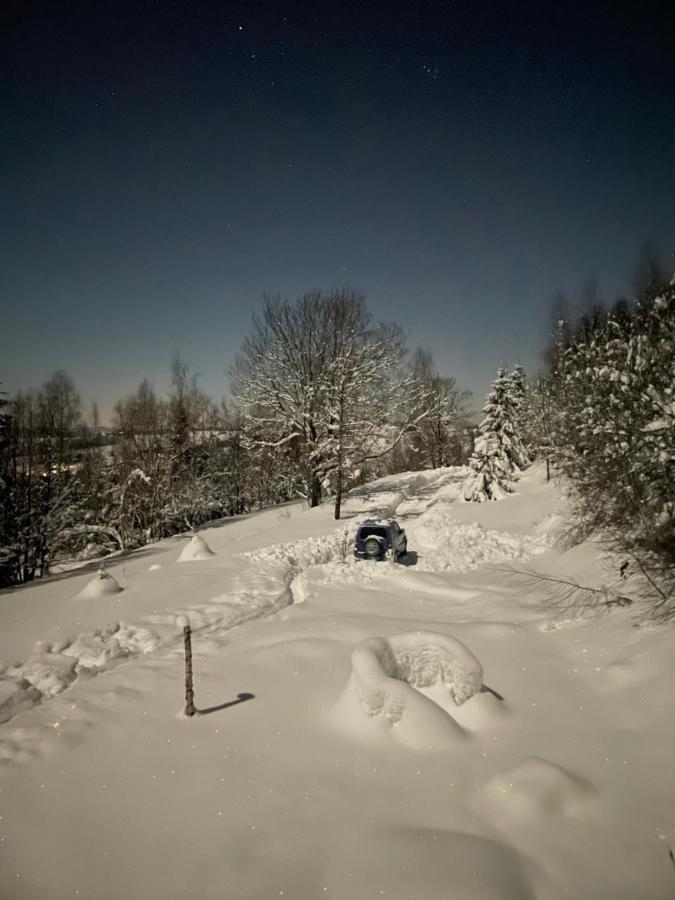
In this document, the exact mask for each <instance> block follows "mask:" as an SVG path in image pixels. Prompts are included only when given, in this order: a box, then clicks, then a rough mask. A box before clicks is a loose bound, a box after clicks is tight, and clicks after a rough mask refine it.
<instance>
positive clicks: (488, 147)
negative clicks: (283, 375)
mask: <svg viewBox="0 0 675 900" xmlns="http://www.w3.org/2000/svg"><path fill="white" fill-rule="evenodd" d="M674 7H675V5H674V4H673V3H672V2H666V3H662V4H650V3H640V4H632V5H628V4H625V3H624V4H622V3H619V4H616V3H607V4H605V5H604V6H603V7H600V6H593V4H591V3H586V4H583V5H578V6H575V5H570V4H565V3H563V4H555V5H554V4H549V3H546V2H539V3H537V4H533V5H531V6H529V5H526V4H511V3H494V4H493V3H481V2H474V3H466V4H456V3H452V2H448V3H434V4H424V3H415V2H412V0H411V2H408V3H396V2H393V3H386V4H385V3H381V4H369V3H364V4H356V3H337V2H336V3H333V4H328V5H322V4H321V3H320V2H319V3H311V4H284V3H277V4H269V3H267V2H265V0H262V2H250V3H246V4H241V5H239V4H235V3H229V2H220V3H211V2H196V0H195V2H187V0H176V2H169V0H158V2H148V0H134V2H126V0H116V2H111V3H104V2H92V0H86V2H56V0H54V2H43V3H31V2H23V3H21V2H18V3H15V4H14V5H11V4H10V5H9V6H7V4H6V3H5V4H3V7H2V8H3V10H4V13H3V16H4V18H3V19H2V31H1V34H0V254H1V259H0V305H1V307H2V313H1V315H0V381H2V382H4V385H3V387H4V388H5V389H6V390H9V391H10V392H12V391H14V390H16V389H17V388H19V387H27V386H31V385H39V384H40V383H41V382H42V381H43V380H44V379H45V378H46V377H47V376H48V375H49V374H51V372H53V371H54V370H55V369H57V368H65V369H66V370H67V371H68V372H70V373H71V375H72V376H73V377H74V379H75V381H76V384H77V386H78V388H79V389H80V392H81V393H82V395H83V398H84V399H85V400H86V401H87V402H90V401H91V400H93V399H98V400H99V401H100V405H101V409H102V411H103V413H104V417H106V416H107V415H108V414H109V411H110V409H111V407H112V404H113V402H114V401H115V399H117V398H118V397H120V396H123V395H125V394H127V393H128V392H130V391H132V390H133V389H134V388H135V387H136V385H137V384H138V383H139V381H140V380H141V378H143V377H148V378H150V380H151V381H153V382H154V384H155V386H156V387H157V388H158V389H159V390H164V389H165V388H166V386H167V383H168V374H167V373H168V367H169V363H170V360H171V357H172V356H173V354H174V353H175V352H176V351H180V353H181V354H182V356H183V358H184V359H185V360H186V361H187V362H188V364H189V365H190V366H191V368H192V369H193V371H197V372H200V373H201V374H202V385H203V387H204V388H205V389H206V390H208V391H209V393H211V394H212V395H213V396H214V397H215V398H220V397H221V396H222V395H223V394H224V393H226V392H227V390H228V377H227V374H226V373H227V370H228V368H229V366H230V364H231V362H232V359H233V356H234V354H235V353H236V351H237V349H238V347H239V345H240V343H241V340H242V338H243V337H244V335H245V334H246V332H247V330H248V327H249V322H250V316H251V313H252V312H253V311H254V310H255V309H256V308H257V307H259V305H260V302H261V297H262V295H263V293H272V294H277V293H280V294H281V295H282V296H286V297H288V298H290V299H294V298H295V297H296V296H298V295H300V294H302V293H303V292H305V291H306V290H309V289H311V288H313V287H324V288H330V287H334V286H339V285H342V284H344V283H347V284H349V285H351V286H353V287H355V288H357V289H358V290H360V291H362V292H363V293H364V294H365V295H366V296H367V298H368V300H369V302H370V305H371V308H372V309H373V312H374V313H375V315H376V316H378V317H379V318H383V319H388V320H395V321H398V322H400V324H401V325H403V327H404V328H405V329H406V331H407V332H408V333H409V339H410V343H411V345H412V346H413V347H414V346H416V345H418V344H421V345H423V346H426V347H428V348H429V349H431V350H432V351H433V353H434V355H435V357H436V361H437V363H438V365H439V368H440V369H441V370H442V373H443V374H449V375H454V376H455V377H456V378H457V379H458V381H459V382H460V384H461V385H462V386H463V387H466V388H469V389H471V390H473V391H474V392H476V394H477V395H478V397H477V401H481V400H482V394H483V393H484V391H485V389H486V387H487V385H488V382H489V380H490V378H491V376H492V374H493V371H494V369H495V367H496V366H497V365H498V364H499V363H500V361H503V362H506V363H513V362H515V361H517V360H521V361H522V362H523V363H524V365H525V366H526V367H527V368H530V369H532V368H536V366H537V365H538V364H539V357H538V353H539V351H540V349H541V344H542V335H543V332H544V330H545V327H546V323H547V321H548V310H549V307H550V303H551V299H552V297H553V295H554V294H555V292H556V290H558V289H562V290H565V291H567V292H569V293H570V294H572V295H578V294H580V292H581V290H582V287H583V285H584V283H585V282H586V281H587V279H589V278H590V277H595V278H597V279H598V284H599V292H600V294H601V295H602V296H603V297H605V298H606V299H608V300H611V299H613V298H614V297H615V296H616V295H617V294H618V293H627V292H630V287H631V278H632V275H633V271H634V268H635V262H636V257H637V254H638V251H639V248H640V246H641V244H643V242H644V241H645V240H647V239H652V240H653V241H654V242H655V243H656V245H657V246H658V247H660V248H661V249H662V250H663V251H664V253H665V254H666V255H667V254H668V253H672V251H673V250H675V51H673V44H672V39H673V33H674V28H675V15H674V14H673V12H671V11H670V10H671V9H673V8H674ZM671 259H672V256H671ZM673 267H674V268H675V263H674V266H673Z"/></svg>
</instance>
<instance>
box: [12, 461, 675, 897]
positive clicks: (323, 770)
mask: <svg viewBox="0 0 675 900" xmlns="http://www.w3.org/2000/svg"><path fill="white" fill-rule="evenodd" d="M461 475H462V473H461V471H454V472H453V471H452V470H445V471H438V472H435V473H420V474H418V475H406V476H396V477H394V478H390V479H385V480H382V481H381V482H378V483H376V484H374V485H370V486H368V487H367V488H365V489H361V490H360V491H358V492H355V494H354V495H352V497H351V498H350V499H349V500H348V501H347V503H346V506H345V514H346V518H345V521H344V523H335V522H334V521H333V520H332V518H331V513H332V510H331V509H330V507H329V506H327V507H324V508H320V509H318V510H311V511H308V510H303V509H301V508H300V507H298V506H290V507H286V508H285V509H281V510H270V511H267V512H265V513H261V514H257V515H253V516H250V517H247V518H245V519H241V520H239V521H236V522H231V523H226V524H225V525H223V526H222V527H220V528H214V529H209V530H207V531H205V532H204V533H203V537H204V539H205V540H206V543H207V545H208V546H209V547H210V548H211V550H212V551H213V553H214V556H212V557H211V556H208V554H205V555H206V557H207V558H203V559H193V560H190V561H186V562H180V563H179V562H178V558H179V556H180V554H181V552H182V551H183V549H184V547H185V546H186V544H187V539H180V540H179V539H174V540H169V541H165V542H162V543H161V544H159V545H156V546H154V547H149V548H145V549H144V550H143V551H140V552H139V553H138V554H134V555H132V556H131V557H128V558H127V559H125V560H124V561H119V562H117V563H116V564H115V565H111V567H110V572H111V574H112V575H113V576H114V578H115V579H116V580H117V581H118V582H119V584H120V586H121V587H122V588H123V591H122V592H121V593H116V594H107V595H104V596H102V597H95V598H92V597H89V598H87V597H83V596H82V593H81V592H82V589H83V588H84V587H85V586H86V585H87V584H88V583H89V581H90V580H91V579H92V577H94V576H95V573H94V572H87V573H83V574H79V575H71V576H69V577H67V578H58V579H55V580H53V581H50V582H45V583H43V584H36V585H34V586H31V587H28V588H25V589H21V590H18V591H14V592H7V593H5V594H2V595H0V620H1V622H0V624H1V626H2V640H1V641H0V656H1V657H2V660H3V663H2V665H3V673H4V674H3V681H4V684H5V687H4V688H3V690H4V694H3V697H0V702H2V700H3V699H5V700H8V699H9V698H8V696H7V695H8V693H10V692H12V691H14V690H15V689H16V685H17V681H20V680H21V679H24V680H25V681H26V683H27V684H26V685H24V686H23V687H24V690H25V691H26V693H27V694H28V695H30V691H31V690H32V691H34V693H33V694H32V695H30V696H25V697H23V700H24V701H25V705H24V707H23V711H20V710H18V709H17V708H16V707H15V708H14V709H13V710H10V711H11V712H12V715H13V717H12V718H11V719H10V720H8V721H6V722H5V724H4V725H0V763H4V765H0V817H2V818H0V897H3V898H4V897H7V898H12V900H14V898H16V900H38V898H39V900H52V898H53V900H61V898H66V897H68V898H71V897H87V898H96V900H113V898H114V900H118V898H120V897H133V898H139V900H146V898H147V900H159V898H162V900H166V898H168V900H174V898H175V900H178V898H192V897H194V898H200V900H201V898H205V900H211V898H213V900H215V898H218V900H223V898H231V900H254V898H255V900H258V898H268V897H269V898H278V897H280V896H283V897H286V898H295V900H309V898H323V897H332V898H339V900H348V898H370V897H373V898H378V897H387V898H395V900H404V898H405V900H409V898H411V897H412V898H418V900H422V898H423V900H440V898H443V900H446V898H448V897H451V896H457V897H462V898H465V897H466V898H481V900H490V898H495V900H496V898H507V900H508V898H511V900H528V898H537V900H558V898H563V897H570V896H573V897H575V898H581V900H584V898H587V900H598V898H600V897H601V898H603V900H604V898H607V900H611V898H630V897H640V898H649V900H652V898H654V900H660V898H664V900H665V898H666V897H671V896H672V893H673V887H674V886H675V873H673V870H672V864H671V862H670V859H669V857H668V847H669V846H671V845H674V844H675V811H674V809H673V804H672V797H673V796H675V777H674V775H673V771H672V768H673V767H672V764H671V759H670V757H671V748H672V744H673V737H674V734H673V732H674V731H675V726H674V723H673V714H672V701H671V697H670V694H671V685H672V682H673V665H674V664H673V653H672V641H671V638H670V632H668V631H665V630H652V631H645V630H639V629H636V628H634V627H633V624H634V623H633V621H632V619H631V618H630V613H629V612H628V611H623V610H618V611H614V612H613V613H612V614H611V616H608V617H605V618H603V619H599V620H589V621H587V622H584V621H581V622H574V621H564V620H561V619H559V618H556V617H553V616H552V614H551V613H550V612H548V613H547V612H546V611H545V610H544V609H543V608H542V602H543V601H544V600H545V589H544V588H539V593H538V594H537V593H531V592H530V593H526V592H525V589H524V586H523V584H522V583H521V582H520V581H519V580H518V579H516V578H513V577H509V576H507V575H505V574H504V571H503V568H504V567H505V566H508V564H509V562H510V561H513V560H520V562H519V563H518V565H519V567H522V566H523V565H524V564H525V563H526V559H525V558H526V557H527V556H528V555H531V554H532V553H538V554H539V555H537V556H536V557H535V558H536V561H537V568H538V569H540V570H543V571H550V572H553V573H564V572H572V573H573V574H575V575H576V576H577V577H579V578H580V579H582V580H583V579H586V580H588V579H592V578H596V579H597V578H598V577H601V576H602V570H601V567H600V566H599V564H598V558H597V555H596V553H595V551H594V549H593V548H591V547H582V548H579V550H577V551H571V552H570V553H568V554H564V555H562V556H561V555H560V554H558V553H556V552H555V551H553V550H548V551H546V550H545V548H546V537H545V536H546V533H547V530H548V526H549V524H550V523H551V522H552V521H553V519H552V516H553V515H555V514H556V513H557V511H558V510H557V505H558V500H557V497H556V494H555V491H554V489H553V488H552V487H551V486H546V485H544V484H543V481H542V479H541V477H540V476H539V475H538V474H537V473H536V472H535V473H533V474H531V475H528V476H527V477H526V478H525V479H523V481H522V482H521V483H520V484H519V493H518V495H517V496H514V497H512V498H509V499H508V500H505V501H503V502H502V503H498V504H489V505H488V504H482V505H480V506H478V505H474V504H463V503H457V502H456V496H457V489H458V484H459V482H460V480H461ZM376 511H377V512H379V513H383V512H384V513H385V514H386V513H390V514H391V513H395V514H396V515H397V517H398V518H399V521H401V522H402V524H403V525H404V527H405V528H406V529H407V530H408V533H409V545H410V547H411V551H412V552H411V554H410V558H409V559H408V560H407V563H408V565H401V566H391V565H389V564H386V563H385V564H368V563H363V564H356V563H353V562H352V561H351V560H350V561H348V562H347V563H346V564H343V563H342V562H341V548H340V539H341V536H342V532H343V531H344V529H345V528H346V529H348V530H349V531H350V532H353V529H354V528H355V527H356V524H358V521H360V519H361V518H363V517H364V516H366V515H369V514H371V513H374V512H376ZM542 551H545V552H542ZM197 555H200V554H197ZM179 613H187V614H188V615H189V616H190V618H191V620H192V622H193V625H194V626H195V635H194V639H193V649H194V670H195V691H196V698H195V699H196V704H197V706H198V708H201V709H202V710H205V711H206V712H205V714H203V715H201V716H197V717H195V718H194V719H186V718H185V717H184V716H183V715H182V703H183V666H182V647H181V643H180V639H179V636H178V634H177V630H176V627H175V616H176V614H179ZM235 626H236V627H235ZM562 626H567V627H562ZM396 636H398V637H396ZM408 636H410V637H408ZM364 642H365V643H364ZM454 642H459V646H460V647H463V648H464V650H465V651H466V653H467V654H469V655H468V656H463V655H462V654H463V651H460V650H458V649H457V644H456V643H454ZM359 647H361V648H362V650H359V649H358V648H359ZM363 648H365V650H366V655H365V657H364V656H363ZM439 648H442V652H441V650H439ZM453 648H454V650H455V652H456V654H457V655H455V656H453ZM390 652H391V653H392V654H393V663H392V662H391V661H390V660H389V656H388V654H389V653H390ZM370 653H372V654H374V656H370V655H368V654H370ZM45 657H46V660H45ZM364 659H365V660H366V662H365V667H366V671H365V676H366V677H365V682H364V678H363V676H364V662H363V660H364ZM404 659H405V660H406V662H405V665H404V664H403V660H404ZM378 660H379V662H378V664H377V665H378V666H379V669H378V667H377V666H376V667H375V668H374V669H373V668H369V667H370V665H371V663H373V661H375V662H377V661H378ZM453 660H460V661H463V662H462V667H460V668H461V672H465V673H467V674H466V675H462V674H461V672H460V670H459V669H458V670H454V669H453V668H452V661H453ZM472 661H473V662H472ZM40 665H43V666H44V667H45V668H44V669H42V670H41V669H40ZM392 666H393V667H392ZM481 669H482V678H479V677H478V672H479V671H480V670H481ZM19 670H20V674H17V672H19ZM355 671H356V673H357V675H356V680H357V681H358V682H359V684H361V685H363V684H364V683H365V684H366V687H367V689H368V690H372V691H374V693H372V694H369V696H370V697H373V696H376V695H377V692H378V690H379V689H380V687H381V686H382V684H383V685H384V693H385V699H386V697H387V696H388V697H390V698H391V697H393V701H395V702H394V703H393V705H390V706H386V709H387V710H388V711H389V712H390V713H393V714H392V715H389V716H386V715H377V714H375V715H371V712H375V713H376V711H377V704H374V705H372V706H370V707H368V708H367V709H366V710H365V712H364V706H363V704H362V703H361V702H360V700H359V699H358V697H356V695H355V694H354V692H353V691H352V689H351V688H350V684H351V685H353V684H354V678H355V675H354V673H355ZM96 673H97V677H96V678H91V677H90V676H91V675H92V674H96ZM420 673H421V674H420ZM73 674H74V676H75V677H73ZM392 677H393V681H394V682H396V683H395V684H393V683H392V684H391V688H392V689H393V695H392V694H391V691H390V682H392ZM457 678H459V679H460V681H461V684H462V685H464V686H467V689H466V690H465V691H464V692H463V693H462V694H461V698H460V699H462V701H463V702H460V703H457V702H456V700H457V698H456V697H455V696H453V692H451V691H450V689H449V685H450V686H453V685H454V684H455V681H456V679H457ZM479 681H482V684H481V685H480V688H479V685H478V682H479ZM8 685H9V687H7V686H8ZM399 686H400V690H399ZM52 687H53V689H52ZM388 691H389V693H387V692H388ZM246 698H249V699H246ZM16 699H17V698H15V700H16ZM18 699H21V698H18ZM244 700H246V702H243V701H244ZM353 700H354V701H355V702H352V701H353ZM401 700H403V701H404V702H402V703H401V702H400V701H401ZM366 706H368V705H367V704H366ZM8 709H9V707H8V706H6V707H5V711H6V712H7V711H8ZM382 709H383V710H384V709H385V706H383V707H382ZM434 710H437V712H433V711H434ZM411 724H412V725H413V727H412V728H411V727H410V726H411ZM371 726H372V727H371ZM406 729H407V734H406ZM401 738H403V739H401ZM406 738H407V739H406Z"/></svg>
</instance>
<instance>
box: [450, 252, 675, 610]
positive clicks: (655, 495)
mask: <svg viewBox="0 0 675 900" xmlns="http://www.w3.org/2000/svg"><path fill="white" fill-rule="evenodd" d="M589 301H590V302H589ZM566 306H567V304H564V303H562V302H561V301H560V298H558V300H557V302H556V304H555V314H554V316H555V317H554V323H553V329H552V333H551V337H550V341H549V343H548V346H547V348H546V351H545V354H544V356H545V368H544V370H543V371H542V372H541V373H540V374H539V375H538V376H536V377H534V378H532V379H530V380H529V382H528V381H526V379H525V378H524V373H523V371H522V369H521V368H520V367H519V366H517V367H516V368H515V369H514V371H513V372H512V373H511V374H507V372H506V371H505V370H504V369H503V368H501V369H500V370H499V371H498V372H497V377H496V378H495V380H494V381H493V384H492V388H491V390H490V392H489V394H488V396H487V400H486V404H485V406H484V408H483V412H484V413H485V417H484V419H483V420H482V422H481V424H480V426H479V436H478V438H477V440H476V442H475V451H474V453H473V455H472V457H471V459H470V467H471V475H470V476H469V477H468V478H467V480H466V482H465V485H464V497H465V499H466V500H472V501H485V500H499V499H502V498H503V497H504V496H505V495H506V494H508V493H510V492H512V491H513V488H514V482H515V481H516V480H517V478H518V475H519V472H520V470H521V469H522V468H524V467H525V466H526V465H527V464H528V463H529V461H530V459H534V458H539V459H542V460H544V461H545V463H546V477H547V479H548V478H551V477H555V478H557V479H558V481H559V482H560V484H561V486H562V487H563V489H564V490H565V492H566V494H567V496H568V498H569V501H570V520H569V526H568V529H567V532H566V534H565V544H566V545H573V544H575V543H579V542H581V541H583V540H585V539H587V538H590V537H593V538H594V539H596V540H599V541H600V542H601V543H602V545H604V546H605V547H606V548H607V549H608V550H609V551H611V552H612V553H613V554H615V558H618V560H619V562H620V567H619V572H620V576H621V579H622V581H623V582H628V580H629V579H631V578H632V582H630V583H631V584H633V585H635V586H636V590H637V593H638V595H639V596H641V597H642V598H647V599H648V601H649V604H650V608H651V611H652V613H653V614H654V615H655V616H656V617H657V618H663V619H667V618H670V617H671V616H672V615H673V614H674V613H675V599H674V594H675V279H673V280H671V281H669V280H668V278H667V276H666V275H665V270H664V268H663V267H661V266H659V265H658V263H657V261H656V260H655V259H654V258H653V257H652V258H651V259H650V258H649V257H647V258H646V260H643V265H642V267H641V274H640V278H639V284H638V298H637V299H636V300H634V301H633V302H629V301H628V300H626V299H625V298H619V299H618V300H617V301H616V302H615V303H614V304H613V305H612V306H611V307H610V308H609V309H608V308H605V307H604V305H603V304H601V303H600V302H599V300H598V299H597V295H596V294H595V291H594V290H587V291H586V298H585V303H584V304H583V308H582V310H581V311H580V312H579V313H578V314H577V315H576V316H570V315H569V314H567V315H565V307H566ZM565 583H566V584H568V585H572V587H574V585H573V584H572V582H565ZM601 593H602V592H600V591H593V594H594V597H595V600H596V601H597V599H598V597H600V595H601ZM623 599H624V600H625V599H626V598H625V597H624V598H623Z"/></svg>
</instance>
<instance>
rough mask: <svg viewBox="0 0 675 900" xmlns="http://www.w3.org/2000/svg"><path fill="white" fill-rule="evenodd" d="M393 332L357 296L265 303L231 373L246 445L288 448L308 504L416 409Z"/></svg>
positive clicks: (339, 486) (352, 470) (416, 396)
mask: <svg viewBox="0 0 675 900" xmlns="http://www.w3.org/2000/svg"><path fill="white" fill-rule="evenodd" d="M406 363H407V351H406V348H405V343H404V340H403V337H402V334H401V331H400V329H399V328H398V326H395V325H384V324H378V323H373V322H372V319H371V316H370V313H369V312H368V310H367V308H366V304H365V300H364V298H363V297H362V296H361V295H359V294H358V293H356V292H354V291H352V290H349V289H341V290H336V291H332V292H329V293H323V292H322V291H312V292H310V293H308V294H305V295H304V296H303V297H301V298H300V299H298V300H297V301H296V302H295V303H290V302H288V301H286V300H281V299H280V298H269V297H267V298H265V300H264V306H263V311H262V314H261V315H260V316H254V318H253V330H252V334H251V335H250V336H249V337H248V338H247V339H246V341H245V342H244V345H243V347H242V351H241V353H240V355H239V356H238V358H237V360H236V362H235V365H234V367H233V369H232V390H233V394H234V396H235V399H236V400H237V402H238V403H239V404H240V406H241V409H242V413H243V419H242V421H243V425H244V433H245V435H246V439H247V441H248V444H249V446H251V447H259V448H264V447H267V448H270V449H276V450H277V451H279V450H281V449H282V448H284V447H285V446H287V445H291V444H292V445H293V446H294V447H295V448H296V450H297V452H298V460H299V464H300V466H301V468H302V469H304V470H305V471H306V473H307V480H308V500H309V502H310V505H311V506H317V505H318V504H319V502H320V501H321V494H322V490H323V489H324V488H326V487H328V486H330V484H331V482H333V487H334V489H335V492H336V495H337V503H336V516H339V514H340V498H341V494H342V490H343V488H344V486H345V482H346V481H347V480H348V479H349V477H350V476H351V475H354V474H356V473H357V472H358V468H359V466H360V465H362V464H363V463H364V462H365V461H366V460H368V459H372V458H375V457H376V456H379V455H384V454H385V453H387V452H388V451H389V450H391V448H392V447H393V446H395V445H396V444H397V443H398V441H399V440H400V438H401V436H402V435H403V434H404V433H405V431H406V430H407V429H409V428H410V427H411V425H412V424H413V423H414V422H415V421H416V420H417V418H418V417H419V416H421V415H424V412H423V411H422V410H421V392H420V389H419V385H418V383H417V380H416V379H415V377H414V375H413V373H412V372H411V370H410V369H409V367H408V366H407V365H406Z"/></svg>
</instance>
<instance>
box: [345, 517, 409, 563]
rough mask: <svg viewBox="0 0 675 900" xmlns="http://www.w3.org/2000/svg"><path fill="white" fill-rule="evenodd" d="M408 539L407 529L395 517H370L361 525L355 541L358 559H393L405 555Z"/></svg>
mask: <svg viewBox="0 0 675 900" xmlns="http://www.w3.org/2000/svg"><path fill="white" fill-rule="evenodd" d="M407 550H408V539H407V538H406V536H405V531H404V530H403V529H402V528H401V527H400V526H399V524H398V522H395V521H394V520H393V519H384V520H376V519H368V520H366V521H365V522H363V523H362V524H361V525H359V528H358V531H357V532H356V540H355V542H354V556H355V557H356V558H357V559H372V560H377V559H393V560H394V562H398V560H399V559H400V558H401V557H402V556H405V554H406V552H407Z"/></svg>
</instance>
